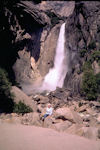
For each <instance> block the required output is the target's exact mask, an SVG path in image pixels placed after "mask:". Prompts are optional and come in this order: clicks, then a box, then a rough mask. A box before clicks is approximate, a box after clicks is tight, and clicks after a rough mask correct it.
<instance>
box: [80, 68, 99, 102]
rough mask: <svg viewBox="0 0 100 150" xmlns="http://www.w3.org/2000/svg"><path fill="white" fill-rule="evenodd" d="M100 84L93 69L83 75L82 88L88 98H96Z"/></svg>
mask: <svg viewBox="0 0 100 150" xmlns="http://www.w3.org/2000/svg"><path fill="white" fill-rule="evenodd" d="M97 88H98V84H97V81H96V76H95V75H94V74H93V71H86V72H85V73H84V75H83V81H82V90H83V93H84V95H85V96H86V97H87V99H88V100H96V99H97V97H98V93H97Z"/></svg>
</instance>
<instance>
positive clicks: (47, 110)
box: [46, 107, 53, 115]
mask: <svg viewBox="0 0 100 150" xmlns="http://www.w3.org/2000/svg"><path fill="white" fill-rule="evenodd" d="M52 112H53V108H52V107H50V108H48V107H47V108H46V114H48V115H52Z"/></svg>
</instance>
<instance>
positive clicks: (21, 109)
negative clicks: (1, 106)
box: [13, 101, 32, 114]
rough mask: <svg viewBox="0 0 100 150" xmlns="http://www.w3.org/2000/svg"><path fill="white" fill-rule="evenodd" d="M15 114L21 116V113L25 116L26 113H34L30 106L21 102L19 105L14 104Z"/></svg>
mask: <svg viewBox="0 0 100 150" xmlns="http://www.w3.org/2000/svg"><path fill="white" fill-rule="evenodd" d="M13 112H14V113H18V114H20V113H22V114H25V113H30V112H32V109H31V108H30V107H29V106H27V105H25V104H24V103H22V102H21V101H19V103H18V104H14V110H13Z"/></svg>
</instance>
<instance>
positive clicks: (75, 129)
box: [66, 124, 98, 140]
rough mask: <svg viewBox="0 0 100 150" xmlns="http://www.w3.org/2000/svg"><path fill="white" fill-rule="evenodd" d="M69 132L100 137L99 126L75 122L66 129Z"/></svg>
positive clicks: (90, 137)
mask: <svg viewBox="0 0 100 150" xmlns="http://www.w3.org/2000/svg"><path fill="white" fill-rule="evenodd" d="M66 132H67V133H71V134H76V135H79V136H84V137H86V138H89V139H94V140H96V139H97V138H98V128H95V127H86V126H84V125H81V124H80V125H79V124H73V125H72V126H71V127H69V128H68V129H67V130H66Z"/></svg>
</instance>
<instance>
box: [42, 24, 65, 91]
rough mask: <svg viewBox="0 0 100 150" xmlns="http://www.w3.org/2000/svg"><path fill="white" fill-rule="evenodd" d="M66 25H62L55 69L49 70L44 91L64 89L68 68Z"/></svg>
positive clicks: (43, 86)
mask: <svg viewBox="0 0 100 150" xmlns="http://www.w3.org/2000/svg"><path fill="white" fill-rule="evenodd" d="M64 44H65V23H63V24H62V25H61V28H60V33H59V37H58V41H57V48H56V55H55V59H54V67H53V68H52V69H50V70H49V72H48V74H47V75H46V76H45V78H44V81H43V85H42V89H43V90H48V91H53V90H55V89H56V87H60V88H62V86H63V83H64V79H65V76H66V73H67V66H66V63H65V50H64Z"/></svg>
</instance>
